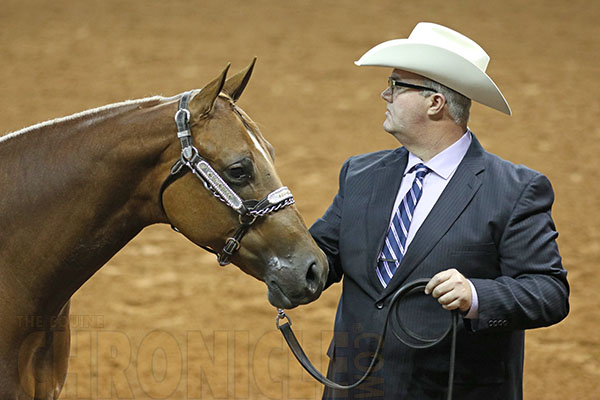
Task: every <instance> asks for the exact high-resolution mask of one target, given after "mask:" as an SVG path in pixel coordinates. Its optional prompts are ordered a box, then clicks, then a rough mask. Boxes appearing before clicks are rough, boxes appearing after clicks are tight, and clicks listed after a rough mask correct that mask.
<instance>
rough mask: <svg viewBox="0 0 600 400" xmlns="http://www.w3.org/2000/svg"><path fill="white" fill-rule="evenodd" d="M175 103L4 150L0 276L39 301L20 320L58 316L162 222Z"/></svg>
mask: <svg viewBox="0 0 600 400" xmlns="http://www.w3.org/2000/svg"><path fill="white" fill-rule="evenodd" d="M171 103H172V102H167V101H160V100H158V99H155V100H153V101H149V102H140V103H136V104H133V105H132V104H129V105H124V106H121V107H115V108H111V109H109V110H105V111H104V112H101V113H97V114H94V115H92V116H89V118H86V117H83V118H75V119H73V120H67V121H62V122H60V123H56V124H51V125H48V126H42V127H40V128H39V129H34V130H31V131H29V132H26V133H23V134H20V135H17V136H15V137H11V138H9V139H8V140H5V141H3V142H0V160H2V161H1V163H0V165H1V167H0V169H1V170H2V171H3V172H4V174H1V173H0V187H2V188H3V191H4V194H3V204H2V210H1V212H0V226H2V230H1V231H0V255H1V257H0V276H2V277H3V279H8V280H7V281H5V282H8V281H10V280H12V281H13V282H15V285H13V287H14V290H15V291H16V292H18V293H21V294H20V295H18V293H13V294H14V295H15V298H18V297H17V296H19V297H23V296H29V299H35V300H34V301H32V302H31V303H30V304H29V305H28V306H27V305H26V302H23V303H22V304H24V306H25V307H26V308H27V307H29V308H28V309H24V310H20V311H21V312H29V313H31V314H35V313H49V314H54V313H57V312H58V311H59V310H60V308H61V307H62V305H63V304H64V303H65V302H66V301H68V299H69V298H70V297H71V295H72V294H73V293H74V292H75V291H76V290H77V289H78V288H79V287H80V286H81V285H82V284H83V283H84V282H85V281H86V280H87V279H89V278H90V277H91V276H92V275H93V274H94V273H95V272H96V271H97V270H98V269H99V268H100V267H101V266H102V265H104V263H106V262H107V261H108V260H109V259H110V258H111V257H112V256H113V255H114V254H115V253H116V252H117V251H119V249H121V248H122V247H123V246H124V245H125V244H126V243H127V242H128V241H129V240H131V239H132V238H133V237H134V236H135V235H136V234H137V233H139V232H140V231H141V229H142V228H143V227H145V226H147V225H149V224H151V223H154V222H163V221H161V215H162V214H161V213H160V208H159V206H158V193H159V186H160V180H161V176H162V177H164V175H167V174H168V169H169V166H170V165H168V163H169V162H173V161H174V160H170V161H167V160H165V159H163V158H164V157H165V156H164V154H163V153H164V152H165V150H166V149H167V148H168V147H169V146H170V145H172V144H173V143H174V142H176V141H177V140H176V135H175V128H174V123H173V119H172V113H174V108H175V106H173V107H171ZM171 108H173V110H171ZM5 286H7V287H10V286H11V285H8V284H6V285H5Z"/></svg>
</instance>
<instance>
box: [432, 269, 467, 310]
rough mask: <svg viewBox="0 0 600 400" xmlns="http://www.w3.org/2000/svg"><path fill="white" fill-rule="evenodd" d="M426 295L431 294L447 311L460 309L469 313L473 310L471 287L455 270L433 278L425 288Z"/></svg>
mask: <svg viewBox="0 0 600 400" xmlns="http://www.w3.org/2000/svg"><path fill="white" fill-rule="evenodd" d="M425 294H431V295H432V296H433V297H434V298H436V299H437V300H438V302H439V303H440V304H441V305H442V307H443V308H445V309H446V310H455V309H457V308H458V309H459V310H460V311H462V312H467V311H469V309H470V308H471V296H472V294H471V285H469V281H468V280H467V278H465V277H464V276H463V274H461V273H460V272H458V271H457V270H455V269H448V270H446V271H442V272H440V273H438V274H436V275H435V276H434V277H433V278H431V280H430V281H429V283H428V284H427V286H426V287H425Z"/></svg>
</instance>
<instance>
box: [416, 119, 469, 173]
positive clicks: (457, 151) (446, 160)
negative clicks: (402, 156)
mask: <svg viewBox="0 0 600 400" xmlns="http://www.w3.org/2000/svg"><path fill="white" fill-rule="evenodd" d="M471 140H472V139H471V131H470V130H468V129H467V131H466V132H465V133H464V134H463V135H462V136H461V138H460V139H458V140H457V141H456V142H454V143H453V144H452V145H451V146H449V147H447V148H445V149H444V150H443V151H442V152H440V153H438V154H436V156H435V157H433V158H432V159H431V160H429V161H427V162H426V163H423V160H421V159H420V158H419V157H417V156H415V155H414V154H413V153H411V152H409V153H408V163H407V164H406V169H405V170H404V175H406V174H407V173H408V171H410V169H411V168H412V167H414V166H415V165H417V164H418V163H423V164H425V165H426V166H427V167H428V168H429V169H430V170H431V171H433V172H434V173H436V174H437V175H439V176H440V177H442V178H443V179H444V180H447V179H449V178H450V177H451V176H452V174H453V172H454V171H455V170H456V168H458V164H460V162H461V161H462V159H463V158H464V156H465V154H467V150H468V149H469V146H470V145H471Z"/></svg>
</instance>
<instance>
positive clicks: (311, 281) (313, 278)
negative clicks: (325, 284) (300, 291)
mask: <svg viewBox="0 0 600 400" xmlns="http://www.w3.org/2000/svg"><path fill="white" fill-rule="evenodd" d="M306 286H307V288H308V291H309V292H310V293H311V294H314V293H315V292H316V291H317V290H318V289H319V273H318V268H317V263H316V262H313V263H311V264H310V266H309V267H308V270H307V271H306Z"/></svg>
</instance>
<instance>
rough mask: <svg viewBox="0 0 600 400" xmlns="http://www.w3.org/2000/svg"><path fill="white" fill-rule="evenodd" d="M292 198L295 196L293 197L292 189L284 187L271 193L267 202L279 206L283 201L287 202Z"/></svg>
mask: <svg viewBox="0 0 600 400" xmlns="http://www.w3.org/2000/svg"><path fill="white" fill-rule="evenodd" d="M292 197H294V196H292V192H291V191H290V189H288V188H287V186H283V187H280V188H279V189H277V190H274V191H272V192H271V193H269V195H268V196H267V201H268V202H269V203H270V204H279V203H281V202H282V201H285V200H287V199H290V198H292Z"/></svg>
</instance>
